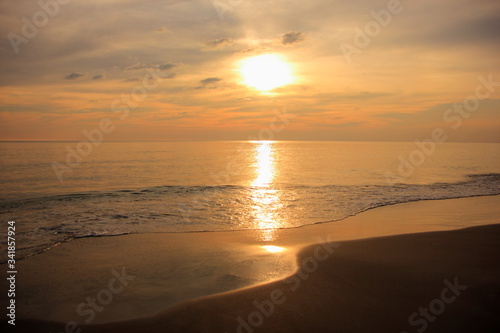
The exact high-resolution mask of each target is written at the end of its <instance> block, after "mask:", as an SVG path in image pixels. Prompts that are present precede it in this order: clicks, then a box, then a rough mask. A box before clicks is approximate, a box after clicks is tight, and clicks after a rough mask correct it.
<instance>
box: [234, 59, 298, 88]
mask: <svg viewBox="0 0 500 333" xmlns="http://www.w3.org/2000/svg"><path fill="white" fill-rule="evenodd" d="M240 73H241V76H242V78H243V83H244V84H246V85H247V86H249V87H252V88H255V89H257V90H260V91H264V92H266V91H270V90H273V89H275V88H278V87H282V86H284V85H287V84H290V83H292V82H293V81H294V78H293V75H292V71H291V69H290V66H289V65H288V64H287V63H286V61H285V60H283V59H282V58H281V57H280V56H278V55H274V54H265V55H260V56H255V57H251V58H247V59H244V60H243V61H242V62H241V64H240Z"/></svg>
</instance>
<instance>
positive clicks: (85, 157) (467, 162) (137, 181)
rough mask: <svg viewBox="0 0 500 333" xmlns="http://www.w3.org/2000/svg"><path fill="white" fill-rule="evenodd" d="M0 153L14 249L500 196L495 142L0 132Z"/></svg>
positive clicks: (275, 224) (1, 202) (3, 202)
mask: <svg viewBox="0 0 500 333" xmlns="http://www.w3.org/2000/svg"><path fill="white" fill-rule="evenodd" d="M77 148H80V150H79V151H78V150H77ZM422 150H425V151H422ZM0 151H1V155H0V156H1V159H0V166H1V170H2V175H1V177H0V185H1V186H0V218H1V220H2V221H9V220H15V221H16V226H17V237H18V239H17V243H18V254H19V255H20V256H26V255H31V254H34V253H37V252H39V251H42V250H44V249H46V248H48V247H50V246H53V245H55V244H57V243H60V242H63V241H66V240H69V239H72V238H75V237H86V236H97V235H115V234H122V233H149V232H195V231H215V230H239V229H263V230H273V229H277V228H290V227H298V226H302V225H307V224H314V223H320V222H328V221H335V220H339V219H342V218H345V217H347V216H350V215H353V214H357V213H359V212H362V211H364V210H367V209H370V208H374V207H378V206H384V205H389V204H394V203H399V202H408V201H415V200H426V199H444V198H456V197H467V196H476V195H493V194H500V144H473V143H467V144H464V143H444V144H440V145H437V146H430V145H428V146H427V147H424V148H421V149H419V148H418V147H417V146H416V145H415V144H414V143H367V142H264V141H261V142H132V143H130V142H126V143H123V142H122V143H115V142H109V143H102V144H100V145H99V146H92V147H91V148H90V146H81V147H77V143H75V142H53V143H46V142H23V143H16V142H11V143H6V142H3V143H0ZM3 225H5V224H3ZM4 229H6V228H4ZM1 232H2V233H3V234H4V233H5V230H2V231H1ZM4 255H5V254H2V259H3V256H4Z"/></svg>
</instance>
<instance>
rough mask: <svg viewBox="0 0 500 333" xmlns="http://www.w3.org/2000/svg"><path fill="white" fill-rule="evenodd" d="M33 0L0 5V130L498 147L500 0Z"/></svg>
mask: <svg viewBox="0 0 500 333" xmlns="http://www.w3.org/2000/svg"><path fill="white" fill-rule="evenodd" d="M42 3H46V4H47V5H46V6H45V9H44V8H42V6H41V5H40V4H39V3H38V1H23V2H7V1H3V2H0V13H1V14H0V30H1V32H2V34H1V35H2V36H3V37H2V39H1V42H0V70H1V73H2V75H1V78H0V124H1V125H0V126H1V128H0V130H1V131H0V140H74V141H80V140H84V139H85V135H84V134H83V131H87V132H88V131H92V130H94V129H99V123H100V122H101V121H102V119H109V120H110V121H111V122H112V125H113V130H112V131H110V132H109V133H105V136H104V140H109V141H111V140H115V141H116V140H117V141H121V140H124V141H154V140H160V141H163V140H173V141H176V140H246V139H248V138H250V137H255V136H258V135H259V133H261V134H262V133H268V134H269V133H271V132H272V138H273V139H278V140H358V141H414V140H415V139H420V140H421V139H425V138H428V137H430V133H431V132H432V130H433V129H434V128H443V129H445V130H446V132H447V133H448V134H449V141H472V142H481V141H485V142H500V134H499V133H500V131H499V128H500V116H499V112H500V102H499V97H500V71H499V68H500V57H499V55H500V53H499V51H500V2H498V1H496V0H462V1H458V3H457V1H456V0H453V1H451V0H442V1H432V0H420V1H408V0H405V1H397V0H390V1H379V0H377V1H373V0H363V1H347V0H345V1H331V0H311V1H299V0H292V1H281V0H280V1H273V0H270V1H251V0H239V1H228V0H217V1H182V0H170V1H168V0H167V1H139V0H123V1H118V0H108V1H106V0H104V1H97V0H90V1H67V0H59V1H56V0H46V1H45V2H43V1H42ZM266 54H267V55H269V54H270V55H277V56H279V57H280V58H281V59H282V61H283V64H285V65H286V66H288V67H289V69H290V70H291V72H292V76H293V80H292V82H288V83H287V84H285V85H283V86H281V87H278V88H276V89H274V90H270V91H268V92H263V91H259V90H258V89H256V88H254V87H251V86H249V85H246V84H245V79H244V78H242V76H241V71H240V70H241V67H240V64H241V62H242V61H243V60H245V59H247V58H249V57H255V56H259V55H266ZM274 67H276V66H274ZM255 71H258V69H255ZM262 75H263V77H262V78H261V80H264V81H267V82H269V81H270V80H271V79H272V75H275V76H276V75H281V74H273V71H272V68H269V69H268V70H267V69H264V70H263V74H262ZM266 75H268V76H267V77H266ZM480 77H481V78H482V79H481V80H482V81H481V80H480V79H479V78H480ZM485 80H486V81H485ZM488 81H489V82H490V83H489V85H488V84H486V85H485V84H484V82H488ZM478 89H479V90H478ZM477 91H479V95H480V96H476V95H477ZM474 98H477V106H474V105H473V106H472V107H473V108H474V110H473V111H470V112H466V111H460V109H461V108H462V109H463V108H464V107H466V106H464V105H462V104H463V103H464V100H465V101H468V102H470V103H474ZM454 105H455V107H454ZM471 105H472V104H471ZM472 107H471V108H472ZM284 110H286V111H284ZM125 112H126V113H125ZM284 112H286V113H284ZM279 115H281V118H280V117H279ZM120 117H121V118H120ZM277 117H278V118H277ZM457 117H458V118H457ZM276 119H281V122H279V121H278V122H276ZM283 119H285V120H286V121H285V122H283ZM459 122H460V124H459V126H455V128H453V127H452V126H454V125H457V124H458V123H459Z"/></svg>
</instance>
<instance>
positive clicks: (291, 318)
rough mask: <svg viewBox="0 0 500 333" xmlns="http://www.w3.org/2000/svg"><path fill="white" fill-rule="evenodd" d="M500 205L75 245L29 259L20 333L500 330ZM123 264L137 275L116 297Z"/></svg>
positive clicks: (412, 208) (463, 204)
mask: <svg viewBox="0 0 500 333" xmlns="http://www.w3.org/2000/svg"><path fill="white" fill-rule="evenodd" d="M499 199H500V197H499V196H495V197H478V198H467V199H454V200H440V201H426V202H416V203H408V204H401V205H395V206H390V207H383V208H378V209H374V210H371V211H368V212H365V213H362V214H359V215H357V216H355V217H351V218H349V219H346V220H344V221H341V222H336V223H327V224H322V225H315V226H310V227H304V228H298V229H290V230H281V231H275V232H267V233H265V234H262V233H256V232H222V233H201V234H199V233H198V234H150V235H128V236H123V237H122V236H120V237H113V238H101V239H85V240H84V239H82V240H80V241H76V242H70V243H68V244H64V245H62V246H59V247H57V248H55V249H53V250H51V251H48V252H46V253H44V254H42V255H38V256H35V257H33V258H29V259H27V260H23V261H21V262H19V271H20V272H22V274H19V282H18V283H19V286H23V288H22V291H21V292H20V294H19V296H18V301H19V303H20V307H19V309H18V311H19V312H18V322H17V327H16V331H19V332H28V331H30V332H38V331H40V332H49V331H52V332H64V331H69V332H72V331H74V332H78V329H82V331H83V332H139V331H140V332H149V331H151V332H161V331H164V332H254V331H255V332H259V331H262V332H287V331H290V332H337V331H338V332H388V331H394V332H417V331H418V330H419V329H420V330H421V331H422V332H423V331H424V328H425V332H497V331H498V329H499V328H500V326H499V321H500V319H498V315H497V314H498V313H499V310H500V297H499V296H500V294H499V292H500V287H499V284H498V282H497V281H498V280H499V277H500V265H499V263H500V259H499V258H500V255H499V254H500V253H499V252H500V245H499V240H500V226H499V225H495V224H498V223H500V219H499V216H500V214H499V213H500V208H499V207H500V205H499V203H500V200H499ZM488 224H489V226H478V227H472V228H467V229H460V230H453V229H458V228H464V227H471V226H477V225H488ZM437 230H448V231H440V232H428V231H437ZM449 230H453V231H449ZM424 231H426V232H425V233H422V232H424ZM388 235H397V236H388ZM270 236H272V237H270ZM383 236H385V237H383ZM373 237H376V238H373ZM270 239H273V240H270ZM354 239H357V240H354ZM339 241H341V242H339ZM318 243H321V244H318ZM263 245H273V246H279V247H282V248H283V249H284V250H283V251H282V252H279V253H271V252H268V251H266V250H264V249H263V248H262V247H261V246H263ZM123 269H125V271H122V270H123ZM113 270H114V271H113ZM123 272H126V273H125V274H126V275H127V276H133V277H134V278H133V279H131V280H130V281H125V282H126V284H127V285H125V286H123V288H122V290H120V291H119V292H116V293H114V291H116V290H117V288H116V286H117V285H116V284H115V285H114V289H113V288H111V287H110V281H111V280H112V279H113V278H115V279H116V276H117V275H116V274H118V275H119V274H122V273H123ZM268 281H274V282H268ZM266 282H267V283H266ZM465 286H466V287H465ZM241 288H244V289H241ZM103 290H104V292H103ZM106 290H108V292H107V293H108V294H110V295H112V297H113V299H112V300H111V301H110V302H109V304H106V305H105V306H103V307H102V311H100V312H99V311H95V312H94V314H95V317H94V318H92V320H90V325H86V324H85V319H90V315H89V314H88V313H89V311H87V314H86V315H85V316H81V315H79V314H78V313H77V312H76V309H77V308H78V306H79V304H81V303H82V302H85V301H86V297H96V296H98V295H99V293H101V296H103V295H106ZM109 290H112V291H113V293H110V292H109ZM446 290H447V291H446ZM223 292H225V293H223ZM216 293H219V294H216ZM214 294H215V295H214ZM205 295H212V296H205ZM203 296H204V297H203ZM196 297H197V298H196ZM200 297H201V298H200ZM101 299H102V298H101ZM2 305H3V304H2ZM426 308H429V310H427V311H428V312H427V314H425V313H423V312H421V311H426V310H425V309H426ZM82 309H87V310H88V309H89V308H82ZM139 317H142V318H139ZM410 317H411V318H412V321H411V322H410V320H409V318H410ZM22 318H36V319H44V320H47V321H44V322H40V321H33V320H23V319H22ZM136 318H139V319H136ZM127 320H128V321H127ZM48 321H59V322H61V323H62V324H61V323H51V322H48ZM68 321H75V322H77V323H78V324H74V325H73V326H72V325H71V324H70V325H69V326H68V327H66V328H65V324H64V323H65V322H68ZM106 322H114V323H107V324H106ZM100 323H102V324H100ZM32 325H34V326H32Z"/></svg>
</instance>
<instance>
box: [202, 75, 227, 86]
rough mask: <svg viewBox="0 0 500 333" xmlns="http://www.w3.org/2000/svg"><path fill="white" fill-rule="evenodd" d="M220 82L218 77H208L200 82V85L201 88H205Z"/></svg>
mask: <svg viewBox="0 0 500 333" xmlns="http://www.w3.org/2000/svg"><path fill="white" fill-rule="evenodd" d="M220 81H222V79H221V78H218V77H208V78H206V79H203V80H201V81H200V83H201V85H203V86H207V85H209V84H214V83H217V82H220Z"/></svg>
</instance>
